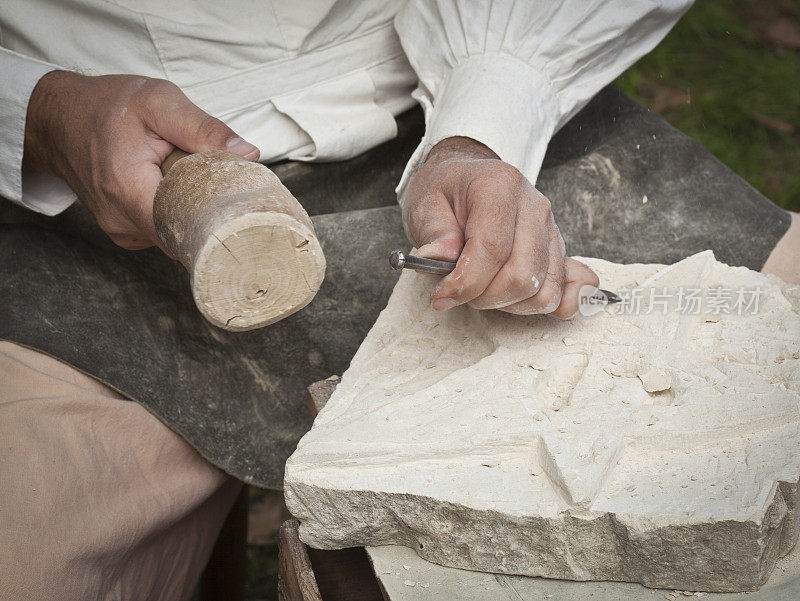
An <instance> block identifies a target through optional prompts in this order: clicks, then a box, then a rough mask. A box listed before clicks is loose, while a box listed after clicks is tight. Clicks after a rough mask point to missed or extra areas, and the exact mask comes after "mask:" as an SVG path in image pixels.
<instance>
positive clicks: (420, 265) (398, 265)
mask: <svg viewBox="0 0 800 601" xmlns="http://www.w3.org/2000/svg"><path fill="white" fill-rule="evenodd" d="M389 265H391V266H392V269H413V270H414V271H422V272H425V273H433V274H436V275H447V274H449V273H450V272H451V271H453V270H454V269H455V268H456V263H455V262H453V261H440V260H438V259H427V258H425V257H415V256H414V255H407V254H406V253H404V252H403V251H402V250H395V251H393V252H392V254H391V255H389ZM590 298H591V300H592V301H596V302H601V303H609V304H610V303H619V302H622V298H620V297H619V296H618V295H616V294H614V293H613V292H611V291H610V290H603V289H602V288H598V290H597V293H595V294H594V295H592V296H591V297H590Z"/></svg>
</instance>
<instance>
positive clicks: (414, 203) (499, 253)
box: [401, 138, 599, 318]
mask: <svg viewBox="0 0 800 601" xmlns="http://www.w3.org/2000/svg"><path fill="white" fill-rule="evenodd" d="M401 203H402V205H403V224H404V227H405V230H406V235H407V236H408V238H409V240H410V241H411V243H412V244H414V245H415V246H416V247H417V248H418V249H419V250H418V254H419V255H420V256H423V257H428V258H435V259H443V260H447V261H456V260H458V264H457V265H456V268H455V270H453V272H452V273H451V274H450V275H448V276H446V277H445V278H443V279H442V281H441V283H440V284H439V285H438V286H437V287H436V289H435V290H434V292H433V295H432V296H431V302H432V304H433V308H434V309H437V310H445V309H449V308H451V307H455V306H457V305H461V304H463V303H469V305H470V306H472V307H474V308H476V309H500V310H502V311H507V312H509V313H517V314H529V313H552V314H553V315H555V316H556V317H561V318H567V317H571V316H572V315H574V314H575V312H576V311H577V310H578V296H579V291H580V288H581V286H583V285H585V284H588V285H591V286H595V287H596V286H598V285H599V280H598V278H597V275H595V273H594V272H593V271H592V270H591V269H589V268H588V267H586V266H585V265H584V264H583V263H579V262H578V261H575V260H573V259H570V258H566V256H565V248H564V240H563V239H562V238H561V233H560V232H559V231H558V226H556V224H555V221H554V220H553V214H552V212H551V210H550V202H549V201H548V200H547V198H545V197H544V195H543V194H542V193H541V192H539V191H538V190H537V189H536V188H534V187H533V186H532V185H531V183H530V182H529V181H528V180H527V179H526V178H525V177H524V176H523V175H522V174H521V173H520V172H519V171H517V169H515V168H514V167H512V166H511V165H509V164H508V163H504V162H503V161H501V160H500V159H499V158H498V157H497V155H495V154H494V153H493V152H492V151H491V150H490V149H489V148H487V147H486V146H484V145H483V144H481V143H480V142H476V141H475V140H472V139H471V138H447V139H446V140H443V141H441V142H439V143H438V144H437V145H436V146H434V148H433V149H432V150H431V152H430V154H429V155H428V158H427V160H426V161H425V163H424V164H422V165H421V166H420V168H419V170H418V171H417V172H416V173H415V174H414V176H413V178H412V180H411V182H410V183H409V185H408V186H407V188H406V190H405V193H404V196H403V198H401Z"/></svg>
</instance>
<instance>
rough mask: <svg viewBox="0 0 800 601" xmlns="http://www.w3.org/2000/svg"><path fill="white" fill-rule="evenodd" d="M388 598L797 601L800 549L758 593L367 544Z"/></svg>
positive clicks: (431, 600) (781, 563)
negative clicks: (493, 565)
mask: <svg viewBox="0 0 800 601" xmlns="http://www.w3.org/2000/svg"><path fill="white" fill-rule="evenodd" d="M367 556H368V557H369V559H370V562H371V563H372V567H373V570H374V571H375V576H376V578H377V579H378V582H379V583H380V585H381V587H382V589H383V591H384V593H385V596H386V599H387V601H546V600H548V599H549V600H551V601H664V600H665V599H666V600H668V601H676V600H678V601H679V600H681V599H686V600H687V601H688V600H689V599H702V600H703V601H797V599H800V551H798V550H797V549H795V550H794V551H792V553H790V554H789V555H787V556H786V557H783V558H781V559H780V560H779V561H778V563H777V565H776V566H775V571H774V573H773V574H772V576H771V577H770V579H769V580H768V581H767V583H766V584H765V585H764V586H763V587H761V589H759V590H758V591H756V592H752V593H749V592H748V593H702V592H701V593H700V594H699V595H696V594H695V593H694V592H692V591H686V593H685V594H684V593H683V592H679V591H673V590H669V589H651V588H646V587H644V586H642V585H640V584H633V583H628V582H571V581H569V580H554V579H551V578H531V577H527V576H509V575H507V574H489V573H486V572H474V571H470V570H459V569H458V568H448V567H444V566H440V565H437V564H435V563H431V562H429V561H425V560H424V559H422V558H421V557H419V556H418V555H417V554H416V553H414V551H412V550H411V549H408V548H406V547H399V546H390V545H387V546H383V547H367Z"/></svg>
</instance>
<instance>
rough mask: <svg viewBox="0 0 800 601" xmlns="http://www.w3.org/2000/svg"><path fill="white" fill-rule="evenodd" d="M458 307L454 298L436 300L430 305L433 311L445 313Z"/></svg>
mask: <svg viewBox="0 0 800 601" xmlns="http://www.w3.org/2000/svg"><path fill="white" fill-rule="evenodd" d="M458 305H459V302H458V301H457V300H456V299H454V298H447V297H445V298H437V299H436V300H434V301H433V302H432V303H431V306H432V307H433V310H434V311H447V310H448V309H452V308H453V307H456V306H458Z"/></svg>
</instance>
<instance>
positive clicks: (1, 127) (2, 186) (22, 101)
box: [0, 48, 75, 215]
mask: <svg viewBox="0 0 800 601" xmlns="http://www.w3.org/2000/svg"><path fill="white" fill-rule="evenodd" d="M57 68H58V67H56V66H54V65H49V64H47V63H42V62H39V61H36V60H33V59H30V58H27V57H25V56H22V55H21V54H17V53H16V52H12V51H10V50H7V49H5V48H0V73H2V75H3V86H0V106H2V107H3V110H2V111H0V196H3V197H5V198H8V199H9V200H12V201H14V202H16V203H17V204H20V205H22V206H24V207H27V208H29V209H33V210H34V211H37V212H39V213H44V214H46V215H55V214H56V213H59V212H61V211H63V210H64V209H65V208H66V207H68V206H69V205H70V204H71V203H72V202H73V201H74V200H75V195H74V194H73V193H72V191H71V190H70V189H69V187H68V186H67V185H66V183H64V182H63V181H62V180H60V179H58V178H55V177H53V176H49V175H47V174H40V173H35V172H28V170H26V171H25V174H24V175H23V170H22V154H23V152H24V150H25V119H26V115H27V112H28V102H29V100H30V97H31V93H32V92H33V88H34V87H36V84H37V83H39V80H40V79H41V78H42V77H43V76H44V75H45V74H47V73H49V72H50V71H53V70H55V69H57ZM23 180H24V182H23ZM29 189H30V191H29Z"/></svg>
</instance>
